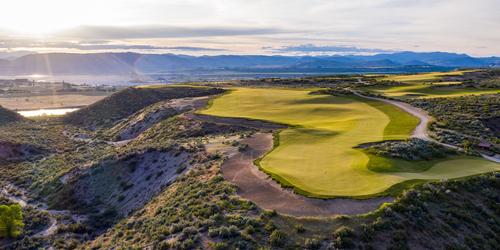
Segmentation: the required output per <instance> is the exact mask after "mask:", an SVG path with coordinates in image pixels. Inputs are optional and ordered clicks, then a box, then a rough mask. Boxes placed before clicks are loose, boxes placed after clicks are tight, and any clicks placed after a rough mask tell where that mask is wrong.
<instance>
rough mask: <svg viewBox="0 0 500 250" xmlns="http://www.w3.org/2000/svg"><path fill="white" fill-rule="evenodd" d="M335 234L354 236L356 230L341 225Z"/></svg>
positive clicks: (337, 235)
mask: <svg viewBox="0 0 500 250" xmlns="http://www.w3.org/2000/svg"><path fill="white" fill-rule="evenodd" d="M333 234H334V236H335V237H352V236H354V230H353V229H352V228H350V227H347V226H341V227H339V228H337V230H335V232H334V233H333Z"/></svg>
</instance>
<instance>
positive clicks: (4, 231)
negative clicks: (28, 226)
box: [0, 204, 24, 238]
mask: <svg viewBox="0 0 500 250" xmlns="http://www.w3.org/2000/svg"><path fill="white" fill-rule="evenodd" d="M23 227H24V224H23V212H22V209H21V206H19V205H17V204H16V205H10V206H7V205H1V206H0V237H5V238H15V237H18V236H19V235H21V233H22V232H23Z"/></svg>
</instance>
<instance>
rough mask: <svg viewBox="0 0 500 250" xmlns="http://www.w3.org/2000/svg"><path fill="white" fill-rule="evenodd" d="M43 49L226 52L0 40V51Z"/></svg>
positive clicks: (205, 49)
mask: <svg viewBox="0 0 500 250" xmlns="http://www.w3.org/2000/svg"><path fill="white" fill-rule="evenodd" d="M19 47H20V48H32V49H35V48H44V49H76V50H84V51H89V50H93V51H97V50H105V51H110V50H135V51H137V50H166V51H190V52H217V51H226V50H225V49H218V48H205V47H193V46H154V45H147V44H119V43H112V42H110V41H106V40H100V41H82V42H47V41H33V40H29V39H22V40H0V49H11V48H19Z"/></svg>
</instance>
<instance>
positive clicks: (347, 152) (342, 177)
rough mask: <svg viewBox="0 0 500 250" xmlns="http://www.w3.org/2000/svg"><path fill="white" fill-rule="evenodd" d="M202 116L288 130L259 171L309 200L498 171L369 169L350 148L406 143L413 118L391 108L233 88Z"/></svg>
mask: <svg viewBox="0 0 500 250" xmlns="http://www.w3.org/2000/svg"><path fill="white" fill-rule="evenodd" d="M201 113H203V114H207V115H214V116H224V117H242V118H250V119H259V120H267V121H272V122H277V123H283V124H289V125H291V127H290V128H288V129H284V130H282V131H281V132H280V134H279V146H278V147H276V148H275V149H274V150H273V151H271V152H270V153H269V154H267V155H266V156H265V157H264V158H263V159H261V161H260V166H261V168H262V170H264V171H265V172H267V173H268V174H270V175H272V176H273V178H275V179H277V180H279V181H280V182H281V183H282V184H285V185H288V186H293V187H294V188H295V189H296V190H298V191H299V192H301V193H304V194H307V195H309V196H314V197H338V196H369V195H373V194H377V193H380V192H383V191H384V190H386V189H388V188H389V187H391V186H392V185H394V184H397V183H401V182H404V181H407V180H412V179H442V178H455V177H460V176H466V175H471V174H477V173H482V172H489V171H493V170H499V169H500V164H496V163H492V162H488V161H486V160H483V159H479V158H477V159H476V158H459V157H455V158H450V159H451V160H448V161H440V162H436V163H435V164H433V166H432V167H431V168H429V169H428V170H425V171H421V172H416V171H413V172H403V171H392V172H391V171H390V172H375V171H371V170H369V169H368V168H367V166H368V163H369V157H368V155H366V154H365V153H364V152H362V151H361V150H358V149H355V148H354V147H355V146H357V145H359V144H362V143H368V142H374V141H381V140H387V139H405V138H408V137H409V135H410V134H411V132H412V130H413V129H414V128H415V126H416V125H417V124H418V120H417V118H415V117H413V116H411V115H409V114H407V113H406V112H404V111H402V110H400V109H398V108H396V107H394V106H392V105H390V104H386V103H383V102H378V101H371V100H370V101H368V100H365V99H360V98H357V97H352V98H351V97H338V96H330V95H312V94H310V90H296V89H293V90H292V89H258V88H238V89H233V90H232V91H231V92H230V93H228V94H226V95H223V96H221V97H219V98H217V99H215V100H214V101H213V103H212V105H211V106H210V107H209V108H208V109H207V110H204V111H201ZM405 169H406V168H405ZM416 169H418V167H416Z"/></svg>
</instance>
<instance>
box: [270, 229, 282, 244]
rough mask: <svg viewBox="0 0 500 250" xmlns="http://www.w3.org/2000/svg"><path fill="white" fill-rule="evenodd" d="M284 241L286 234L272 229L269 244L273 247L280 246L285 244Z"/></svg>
mask: <svg viewBox="0 0 500 250" xmlns="http://www.w3.org/2000/svg"><path fill="white" fill-rule="evenodd" d="M285 242H286V234H285V233H283V232H281V231H279V230H277V229H276V230H274V231H273V232H272V233H271V235H270V236H269V244H271V245H272V246H275V247H280V246H283V245H285Z"/></svg>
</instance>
